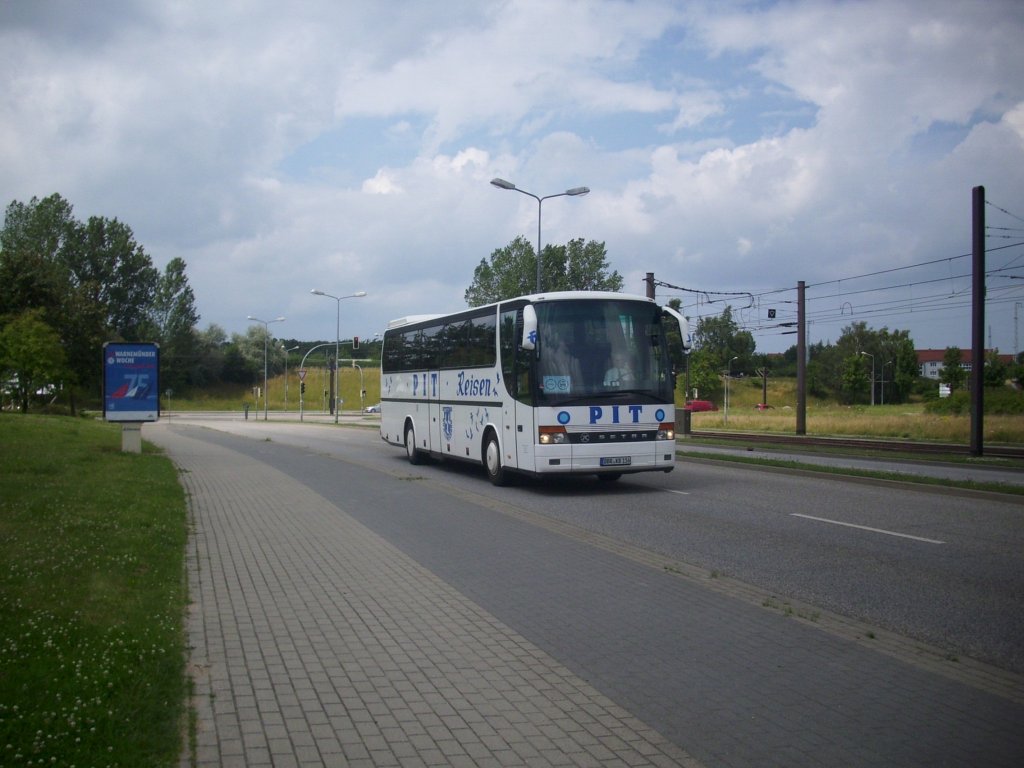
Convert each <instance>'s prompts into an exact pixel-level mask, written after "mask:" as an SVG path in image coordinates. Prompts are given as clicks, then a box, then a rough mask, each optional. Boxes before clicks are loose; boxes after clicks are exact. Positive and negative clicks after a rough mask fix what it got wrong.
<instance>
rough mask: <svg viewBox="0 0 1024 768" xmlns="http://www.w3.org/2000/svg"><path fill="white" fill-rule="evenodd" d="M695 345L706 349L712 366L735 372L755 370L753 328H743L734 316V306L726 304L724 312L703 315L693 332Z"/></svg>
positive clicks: (697, 347) (700, 348)
mask: <svg viewBox="0 0 1024 768" xmlns="http://www.w3.org/2000/svg"><path fill="white" fill-rule="evenodd" d="M693 346H694V348H696V349H699V350H703V351H704V352H705V353H707V355H709V358H710V360H711V362H712V365H713V367H715V368H717V369H719V370H721V371H726V370H729V371H732V372H733V373H739V372H742V373H749V372H751V371H752V370H753V365H754V362H753V356H754V350H755V348H756V346H757V345H756V343H755V342H754V336H753V334H751V333H750V331H741V330H740V328H739V324H738V323H737V322H736V320H735V319H734V318H733V314H732V307H731V306H727V307H726V308H725V309H724V310H722V314H720V315H717V316H714V317H711V316H708V317H702V318H700V320H698V321H697V326H696V328H695V329H694V331H693Z"/></svg>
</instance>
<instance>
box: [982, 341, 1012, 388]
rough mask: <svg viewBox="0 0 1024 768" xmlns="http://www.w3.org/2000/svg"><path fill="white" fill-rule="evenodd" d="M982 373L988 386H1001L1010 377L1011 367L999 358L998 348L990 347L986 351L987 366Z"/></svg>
mask: <svg viewBox="0 0 1024 768" xmlns="http://www.w3.org/2000/svg"><path fill="white" fill-rule="evenodd" d="M981 375H982V378H983V379H984V381H985V386H986V387H1001V386H1003V385H1004V384H1005V383H1006V380H1007V379H1008V378H1009V377H1010V368H1009V366H1008V365H1007V364H1006V363H1004V362H1003V361H1002V360H1000V359H999V350H998V349H990V350H989V351H988V352H987V353H985V368H984V370H983V371H982V373H981Z"/></svg>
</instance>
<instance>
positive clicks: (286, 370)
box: [281, 344, 299, 411]
mask: <svg viewBox="0 0 1024 768" xmlns="http://www.w3.org/2000/svg"><path fill="white" fill-rule="evenodd" d="M298 348H299V347H298V345H296V346H294V347H289V348H288V349H285V348H284V344H282V345H281V351H282V352H284V409H285V410H286V411H287V410H288V353H289V352H294V351H295V350H296V349H298Z"/></svg>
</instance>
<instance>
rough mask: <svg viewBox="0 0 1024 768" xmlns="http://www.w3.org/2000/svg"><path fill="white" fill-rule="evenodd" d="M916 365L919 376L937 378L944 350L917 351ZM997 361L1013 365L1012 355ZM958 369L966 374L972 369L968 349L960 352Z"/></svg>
mask: <svg viewBox="0 0 1024 768" xmlns="http://www.w3.org/2000/svg"><path fill="white" fill-rule="evenodd" d="M991 351H992V350H990V349H986V350H985V355H986V356H987V355H988V354H989V352H991ZM915 352H916V353H917V364H918V366H919V367H920V369H921V375H922V376H926V377H927V378H929V379H936V380H938V378H939V372H940V371H941V370H942V360H943V358H945V356H946V350H944V349H917V350H915ZM999 359H1000V360H1001V361H1002V362H1004V363H1006V364H1007V365H1012V364H1013V355H999ZM960 367H961V368H963V369H964V370H965V371H967V372H968V373H970V372H971V369H972V368H973V367H974V355H973V354H972V352H971V350H969V349H961V350H960Z"/></svg>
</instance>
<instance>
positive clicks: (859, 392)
mask: <svg viewBox="0 0 1024 768" xmlns="http://www.w3.org/2000/svg"><path fill="white" fill-rule="evenodd" d="M839 396H840V399H841V400H842V402H844V403H865V402H868V401H869V400H870V399H871V370H870V363H868V362H867V361H866V360H865V359H864V356H863V355H861V354H856V355H849V356H847V357H846V358H845V359H844V360H843V368H842V379H841V384H840V388H839Z"/></svg>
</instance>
